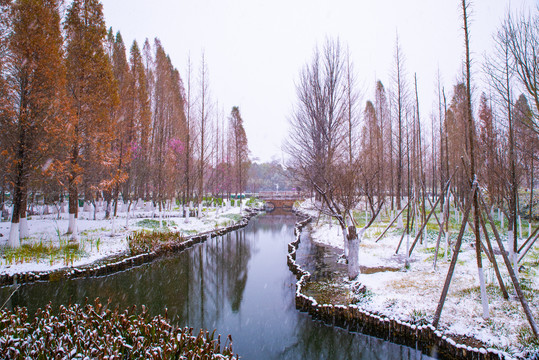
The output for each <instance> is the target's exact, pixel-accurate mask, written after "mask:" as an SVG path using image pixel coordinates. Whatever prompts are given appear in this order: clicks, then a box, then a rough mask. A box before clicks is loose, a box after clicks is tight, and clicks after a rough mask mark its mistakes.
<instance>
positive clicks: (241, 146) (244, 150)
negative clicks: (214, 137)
mask: <svg viewBox="0 0 539 360" xmlns="http://www.w3.org/2000/svg"><path fill="white" fill-rule="evenodd" d="M229 123H230V126H229V129H230V141H231V142H232V149H233V152H234V167H235V173H236V174H235V183H236V189H235V190H236V194H240V195H241V194H242V193H243V190H244V189H245V185H246V184H247V173H248V170H249V169H248V166H247V165H248V161H249V148H248V145H247V135H246V133H245V129H244V127H243V119H242V118H241V114H240V109H239V107H237V106H234V107H233V108H232V111H231V112H230V118H229ZM240 204H242V201H241V196H240Z"/></svg>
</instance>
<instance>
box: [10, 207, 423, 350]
mask: <svg viewBox="0 0 539 360" xmlns="http://www.w3.org/2000/svg"><path fill="white" fill-rule="evenodd" d="M294 223H295V217H294V216H292V215H289V214H279V213H273V214H271V215H265V216H259V217H256V218H254V219H252V220H251V223H250V224H249V226H248V227H246V228H245V229H242V230H239V231H236V232H233V233H229V234H227V235H224V236H222V237H218V238H214V239H211V240H208V241H207V242H206V243H203V244H199V245H196V246H195V247H194V248H192V249H190V250H188V251H185V252H183V253H180V254H175V255H171V256H170V257H166V258H162V259H159V260H157V261H154V262H153V263H151V264H146V265H143V266H140V267H138V268H134V269H130V270H127V271H124V272H121V273H117V274H114V275H111V276H106V277H101V278H88V279H75V280H62V281H58V282H51V283H36V284H29V285H24V286H22V287H21V288H20V289H19V290H18V291H17V292H16V293H15V294H14V296H13V297H12V299H11V301H10V302H9V303H8V305H7V306H9V307H13V306H17V305H20V306H26V307H28V308H29V312H30V313H34V312H35V310H36V309H37V308H38V307H43V306H44V305H45V304H46V303H48V302H49V301H50V302H52V304H53V307H57V306H58V305H59V304H65V303H70V302H71V303H74V302H83V301H84V299H85V298H86V297H88V298H89V299H94V298H95V297H100V298H101V299H103V300H106V299H110V301H111V306H116V305H119V306H121V307H128V306H132V305H133V304H136V305H137V306H140V305H142V304H145V305H146V307H147V308H148V309H149V312H150V314H151V315H156V314H162V313H163V312H164V309H165V308H167V310H168V316H169V319H170V320H171V322H172V323H174V324H176V325H178V326H190V327H193V328H207V329H210V330H212V329H217V333H220V334H231V335H232V338H233V340H234V351H236V352H237V353H239V354H240V355H241V356H242V358H244V359H260V358H263V359H422V358H425V356H423V355H421V353H419V352H416V351H415V350H413V349H410V348H406V347H402V346H398V345H395V344H391V343H388V342H385V341H382V340H380V339H376V338H373V337H369V336H365V335H361V334H355V333H350V332H347V331H345V330H342V329H338V328H332V327H329V326H326V325H324V324H322V323H321V322H318V321H313V320H312V319H311V318H310V317H309V315H308V314H305V313H300V312H298V311H297V310H296V308H295V303H294V293H295V277H294V276H293V275H292V274H291V273H290V271H289V270H288V267H287V265H286V254H287V244H288V243H289V242H290V241H292V240H293V236H294V234H293V226H294ZM325 256H329V255H328V254H327V252H325V251H323V249H320V248H319V247H316V246H314V245H311V244H310V242H309V241H308V240H303V238H302V245H301V246H300V252H298V260H299V261H300V262H308V263H309V264H311V265H310V266H313V267H315V268H317V267H318V269H317V270H318V271H316V272H317V273H318V274H324V273H326V274H329V273H331V269H326V268H324V267H322V268H320V265H319V264H320V263H331V261H328V262H324V261H319V260H320V259H322V258H323V257H325ZM317 264H318V265H317ZM320 276H323V275H320ZM11 291H12V289H11V288H10V287H6V288H2V289H0V300H2V299H5V298H7V297H8V296H9V294H10V293H11Z"/></svg>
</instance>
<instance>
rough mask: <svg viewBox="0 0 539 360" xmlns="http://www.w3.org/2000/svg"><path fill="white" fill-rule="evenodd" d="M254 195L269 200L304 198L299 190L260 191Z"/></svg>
mask: <svg viewBox="0 0 539 360" xmlns="http://www.w3.org/2000/svg"><path fill="white" fill-rule="evenodd" d="M256 197H258V198H259V199H262V200H270V199H287V200H297V199H302V198H304V196H303V195H302V194H301V193H300V192H299V191H260V192H258V193H257V194H256Z"/></svg>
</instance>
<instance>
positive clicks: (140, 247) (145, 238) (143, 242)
mask: <svg viewBox="0 0 539 360" xmlns="http://www.w3.org/2000/svg"><path fill="white" fill-rule="evenodd" d="M184 241H185V238H184V237H183V236H182V235H181V234H179V233H177V232H170V231H152V232H147V231H137V232H134V233H133V234H131V235H129V236H128V237H127V244H128V246H129V251H130V252H131V255H137V254H142V253H147V252H150V251H160V250H164V249H166V248H167V247H172V246H173V245H174V244H178V243H181V242H184Z"/></svg>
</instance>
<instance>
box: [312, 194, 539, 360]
mask: <svg viewBox="0 0 539 360" xmlns="http://www.w3.org/2000/svg"><path fill="white" fill-rule="evenodd" d="M310 205H312V204H309V203H304V204H303V206H302V211H304V212H307V213H309V214H310V215H312V216H313V217H314V220H313V222H312V225H311V226H312V231H311V235H312V240H313V241H317V242H321V243H324V244H327V245H331V246H334V247H338V248H340V249H343V243H342V242H343V238H342V235H341V234H340V231H341V230H340V229H339V227H338V225H337V224H336V223H333V224H332V225H331V226H330V225H329V224H328V221H329V220H328V219H327V218H326V217H324V216H322V217H320V218H319V217H318V215H319V214H318V212H317V211H315V210H313V208H312V207H311V206H310ZM386 225H387V222H377V223H375V224H374V225H373V226H372V227H371V228H369V229H368V230H367V232H366V234H365V237H364V238H363V241H362V243H361V245H360V252H359V263H360V265H362V273H361V274H360V275H359V277H358V279H357V281H358V282H359V283H361V284H362V285H365V286H366V291H365V292H364V293H363V294H361V296H356V297H355V298H354V296H353V295H354V294H353V290H352V289H353V288H354V287H355V288H357V284H355V283H351V282H349V281H348V280H347V279H346V278H343V279H342V281H341V282H339V284H338V285H340V286H341V287H342V288H343V291H349V292H350V294H351V296H350V298H351V299H352V298H354V300H353V301H352V302H351V303H352V304H354V305H356V306H357V307H358V308H359V309H363V310H366V311H369V312H371V313H376V314H379V315H383V316H387V317H388V318H393V319H398V320H400V321H406V322H410V323H414V324H425V323H430V322H432V320H433V316H434V313H435V311H436V307H437V305H438V302H439V299H440V295H441V293H442V287H443V284H444V281H445V278H446V276H447V272H448V268H449V261H447V260H446V259H445V257H444V256H442V255H441V254H445V244H444V242H443V241H442V243H441V248H440V255H439V257H438V262H437V268H436V270H435V269H434V267H433V260H434V247H435V242H436V236H437V232H436V231H435V230H434V231H432V232H429V233H428V234H427V237H426V239H427V241H426V242H424V243H423V244H418V245H417V246H416V249H415V250H414V252H413V254H412V257H411V258H410V259H407V258H406V256H405V253H406V248H407V246H406V238H405V239H404V240H403V243H402V245H401V248H400V250H399V253H398V254H395V251H396V249H397V246H398V243H399V241H400V240H401V235H402V230H397V229H396V227H394V228H393V229H391V230H390V232H389V233H388V234H386V236H385V237H383V238H382V239H381V240H380V241H379V242H378V243H375V240H376V238H377V237H378V235H379V234H380V233H381V232H382V231H383V229H384V228H385V226H386ZM465 237H466V238H465V242H464V244H463V247H462V249H461V252H460V254H459V258H458V263H457V266H456V270H455V273H454V275H453V281H452V283H451V286H450V288H449V294H448V297H447V299H446V302H445V305H444V307H443V312H442V315H441V320H440V325H439V329H441V330H443V331H444V333H446V334H454V335H457V336H460V337H472V338H475V339H477V340H479V341H481V342H482V343H483V344H484V345H485V347H494V348H497V349H500V350H503V351H506V352H509V353H511V354H513V355H515V356H517V355H524V354H526V353H528V354H529V353H530V352H532V353H533V352H534V351H536V350H537V349H538V348H539V341H537V339H535V338H534V336H533V333H532V332H531V329H530V326H529V324H528V321H527V320H526V317H525V315H524V312H523V310H522V307H521V304H520V302H519V301H518V299H517V298H516V297H515V296H514V295H513V294H514V290H513V289H512V286H511V281H510V280H509V275H508V273H507V271H506V270H505V268H504V265H503V260H502V259H501V256H499V258H498V257H497V261H498V264H499V266H500V268H501V272H502V277H503V279H504V283H505V285H506V287H507V289H508V291H509V293H510V295H512V296H511V298H510V299H509V300H504V299H503V297H502V294H501V292H500V290H499V286H498V283H497V280H496V277H495V274H494V270H493V268H492V265H491V264H490V263H489V261H488V259H487V258H486V257H484V258H483V267H484V269H485V274H486V281H487V290H488V300H489V310H490V317H489V319H487V320H485V319H483V318H482V305H481V299H480V291H479V280H478V271H477V265H476V259H475V249H474V248H473V247H472V244H473V241H472V234H471V233H467V234H466V236H465ZM412 241H413V237H412V238H410V244H411V242H412ZM531 251H532V253H530V254H528V255H527V257H526V258H525V259H524V262H523V263H522V266H521V268H520V273H519V278H520V281H521V286H522V288H523V290H524V293H525V295H526V297H527V299H528V302H529V305H530V308H531V311H532V313H533V316H534V317H535V318H536V319H538V318H539V306H538V305H539V304H537V302H536V301H534V300H535V297H536V296H537V294H539V283H538V277H537V266H538V265H539V262H538V259H539V250H538V249H537V247H536V248H534V249H533V250H531ZM407 260H408V261H407ZM395 270H396V271H395ZM346 305H348V304H346Z"/></svg>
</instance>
